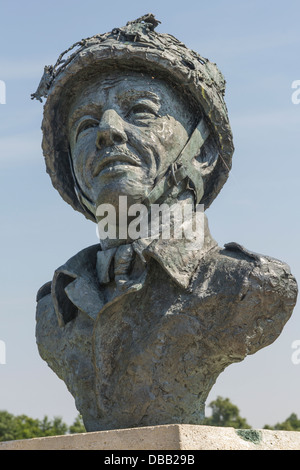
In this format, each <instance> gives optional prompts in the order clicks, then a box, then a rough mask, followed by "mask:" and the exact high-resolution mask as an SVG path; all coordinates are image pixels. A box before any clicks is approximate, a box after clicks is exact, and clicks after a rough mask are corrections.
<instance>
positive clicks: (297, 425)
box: [264, 413, 300, 431]
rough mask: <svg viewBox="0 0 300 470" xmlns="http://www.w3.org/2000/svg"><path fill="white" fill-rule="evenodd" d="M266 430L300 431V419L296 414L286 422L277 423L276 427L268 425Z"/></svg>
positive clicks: (265, 427)
mask: <svg viewBox="0 0 300 470" xmlns="http://www.w3.org/2000/svg"><path fill="white" fill-rule="evenodd" d="M264 429H278V430H281V431H300V419H298V416H297V415H296V414H295V413H292V414H291V415H290V416H289V417H288V418H287V419H286V420H285V421H283V422H282V423H277V424H275V426H269V425H268V424H266V425H265V426H264Z"/></svg>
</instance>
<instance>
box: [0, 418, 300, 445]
mask: <svg viewBox="0 0 300 470" xmlns="http://www.w3.org/2000/svg"><path fill="white" fill-rule="evenodd" d="M0 450H104V451H107V450H127V451H128V450H156V451H157V450H161V451H163V450H300V432H297V431H270V430H252V429H250V430H236V429H234V428H222V427H214V426H194V425H189V424H171V425H164V426H149V427H144V428H134V429H118V430H114V431H100V432H90V433H83V434H68V435H64V436H53V437H52V436H51V437H40V438H35V439H26V440H19V441H8V442H0Z"/></svg>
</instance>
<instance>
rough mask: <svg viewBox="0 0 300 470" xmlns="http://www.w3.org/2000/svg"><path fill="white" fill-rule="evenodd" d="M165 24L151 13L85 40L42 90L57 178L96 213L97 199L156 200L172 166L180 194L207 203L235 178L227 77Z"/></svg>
mask: <svg viewBox="0 0 300 470" xmlns="http://www.w3.org/2000/svg"><path fill="white" fill-rule="evenodd" d="M157 24H158V22H157V21H156V20H155V18H154V17H153V15H151V14H150V15H145V16H144V17H142V18H139V19H138V20H136V21H134V22H130V23H128V24H127V25H126V26H125V27H123V28H116V29H114V30H113V31H112V32H110V33H106V34H103V35H98V36H94V37H93V38H89V39H86V40H83V41H80V42H79V43H77V44H76V45H74V47H75V46H76V50H73V52H72V53H71V55H70V57H69V58H68V59H63V57H62V56H61V57H60V58H59V60H58V62H57V63H56V65H55V66H54V67H47V68H46V69H45V74H44V77H43V79H42V81H41V84H40V87H39V89H38V91H37V93H36V94H34V95H33V97H36V98H39V99H41V96H47V101H46V104H45V107H44V119H43V126H42V128H43V150H44V155H45V160H46V165H47V171H48V172H49V174H50V176H51V179H52V182H53V185H54V187H55V188H56V189H57V190H58V191H59V192H60V194H61V196H62V197H63V198H64V200H66V201H67V202H68V203H70V204H71V205H72V206H73V208H74V209H76V210H79V211H80V212H82V213H83V214H84V215H85V216H86V217H87V218H90V219H92V220H95V210H96V208H97V206H98V204H101V203H105V202H109V203H112V204H116V203H117V199H118V196H119V195H126V196H128V197H129V203H133V202H143V201H144V200H146V199H147V198H149V195H150V196H151V197H150V199H151V202H157V199H159V198H163V197H164V196H165V191H167V190H168V189H170V178H169V176H170V175H171V173H172V175H173V179H172V182H173V184H175V185H178V186H179V190H178V192H180V191H182V190H184V188H187V187H189V188H191V190H193V191H194V192H195V198H196V200H197V202H200V200H201V202H202V203H203V204H204V205H205V208H207V207H208V206H209V205H210V203H211V202H212V200H213V199H214V198H215V197H216V195H217V194H218V192H219V191H220V189H221V188H222V186H223V185H224V183H225V181H226V179H227V177H228V172H229V170H230V167H231V157H232V153H233V144H232V136H231V130H230V125H229V122H228V117H227V110H226V106H225V103H224V100H223V94H224V89H225V81H224V79H223V77H222V75H221V73H220V72H219V71H218V69H217V67H216V66H215V64H212V63H210V62H209V61H208V60H207V59H204V58H202V57H200V56H199V55H198V54H196V53H195V52H193V51H191V50H189V49H187V48H186V47H185V46H184V45H183V44H182V43H180V42H179V41H177V40H176V39H175V38H174V37H173V36H170V35H167V34H159V33H157V32H155V31H154V28H155V26H157ZM70 49H72V48H70ZM199 123H201V126H199ZM199 133H200V134H199ZM201 133H202V134H203V133H204V134H205V135H202V134H201ZM195 136H196V137H195ZM184 151H185V153H186V154H188V153H190V155H189V156H188V158H187V155H184V158H183V159H180V156H181V155H182V154H183V153H184ZM176 175H177V178H176ZM168 178H169V179H168ZM177 180H178V181H177ZM159 184H160V188H159V190H158V189H157V188H158V186H159Z"/></svg>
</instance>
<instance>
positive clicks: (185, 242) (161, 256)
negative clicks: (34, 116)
mask: <svg viewBox="0 0 300 470" xmlns="http://www.w3.org/2000/svg"><path fill="white" fill-rule="evenodd" d="M158 23H159V22H158V21H157V20H156V19H155V18H154V16H153V15H151V14H148V15H145V16H143V17H141V18H138V19H137V20H135V21H132V22H129V23H127V25H126V26H124V27H121V28H115V29H113V30H112V31H111V32H109V33H106V34H102V35H100V34H99V35H96V36H94V37H91V38H88V39H85V40H82V41H80V42H78V43H76V44H75V45H74V46H72V47H71V48H69V49H68V50H67V51H66V53H69V56H68V57H67V58H66V53H63V54H61V56H60V57H59V59H58V61H57V63H56V64H55V66H53V67H52V66H50V67H45V72H44V76H43V78H42V80H41V83H40V85H39V88H38V90H37V92H36V93H34V94H33V95H32V97H33V98H37V99H39V100H41V101H42V98H43V97H45V98H46V103H45V106H44V118H43V124H42V130H43V152H44V156H45V162H46V167H47V171H48V173H49V175H50V177H51V180H52V183H53V185H54V187H55V188H56V189H57V190H58V191H59V193H60V194H61V196H62V197H63V199H64V200H65V201H66V202H67V203H69V204H70V205H71V206H72V207H73V208H74V209H75V210H77V211H79V212H81V213H83V214H84V215H85V217H86V218H88V219H90V220H93V221H94V222H95V223H99V222H101V220H102V217H103V213H102V214H100V215H99V213H98V212H97V210H98V207H99V206H101V205H107V204H109V205H110V206H111V207H113V208H114V210H115V212H116V214H117V216H119V218H117V219H116V220H120V216H122V210H121V208H120V197H126V198H127V199H126V200H127V202H128V204H129V205H133V204H144V205H145V207H147V209H149V208H150V207H151V205H153V204H166V205H167V207H173V206H174V204H179V206H180V207H181V206H182V207H185V206H187V205H191V206H192V207H193V208H194V209H193V210H194V211H195V210H196V209H195V208H196V206H197V205H198V204H201V205H203V207H204V209H207V208H208V207H209V206H210V204H211V203H212V202H213V200H214V199H215V197H216V196H217V195H218V194H219V192H220V190H221V189H222V187H223V185H224V183H225V182H226V180H227V178H228V174H229V171H230V168H231V159H232V154H233V150H234V148H233V142H232V133H231V129H230V124H229V120H228V115H227V109H226V105H225V102H224V92H225V80H224V78H223V76H222V74H221V73H220V71H219V70H218V68H217V66H216V65H215V64H212V63H211V62H209V61H208V60H207V59H205V58H203V57H201V56H200V55H199V54H197V53H196V52H194V51H191V50H189V49H188V48H186V46H185V45H184V44H182V43H181V42H179V41H178V40H177V39H175V38H174V37H173V36H171V35H168V34H162V33H157V32H156V31H155V28H156V26H157V25H158ZM105 207H106V206H105ZM203 220H204V222H203V226H202V232H203V233H202V234H203V240H202V243H201V244H200V245H199V246H197V245H193V248H191V246H190V243H191V240H189V239H188V238H187V237H182V238H179V239H177V238H174V237H170V238H169V239H166V238H163V237H161V236H156V237H151V236H150V237H147V236H140V237H138V238H137V239H132V237H130V236H127V238H126V237H125V238H124V237H121V236H120V232H121V230H122V229H124V227H121V226H120V224H119V222H116V227H114V229H115V231H114V233H117V236H116V237H113V238H109V237H108V238H106V239H101V240H100V242H99V243H96V244H95V245H93V246H91V247H88V248H85V249H83V250H82V251H81V252H79V253H78V254H76V255H75V256H74V257H72V258H71V259H69V260H68V261H67V262H66V263H65V264H63V265H62V266H61V267H59V268H58V269H57V270H56V271H55V273H54V276H53V279H52V281H50V282H48V283H46V284H45V285H43V286H42V287H41V289H40V290H39V292H38V295H37V325H36V337H37V344H38V348H39V352H40V355H41V357H42V358H43V359H44V360H45V361H46V362H47V363H48V365H49V366H50V367H51V368H52V369H53V370H54V372H55V373H56V374H57V375H58V377H60V378H61V379H62V380H64V382H65V383H66V386H67V387H68V390H69V391H70V392H71V394H72V395H73V396H74V398H75V403H76V407H77V409H78V410H79V412H80V413H81V415H82V416H83V420H84V423H85V426H86V429H87V430H88V431H96V430H105V429H116V428H125V427H136V426H147V425H156V424H170V423H189V424H201V422H203V418H204V406H205V400H206V397H207V395H208V393H209V392H210V390H211V388H212V386H213V384H214V383H215V381H216V379H217V377H218V375H219V374H220V373H221V372H222V371H223V370H224V369H225V368H226V367H227V366H228V365H230V364H232V363H234V362H238V361H242V360H243V359H244V358H245V356H246V355H248V354H253V353H255V352H256V351H258V350H259V349H261V348H263V347H265V346H268V345H269V344H271V343H272V342H273V341H274V340H275V339H276V338H277V337H278V336H279V335H280V333H281V331H282V328H283V327H284V325H285V323H286V322H287V320H288V319H289V317H290V315H291V314H292V311H293V308H294V306H295V303H296V297H297V284H296V281H295V279H294V277H293V276H292V275H291V273H290V270H289V267H288V266H287V265H286V264H285V263H282V262H281V261H278V260H276V259H272V258H269V257H268V256H263V255H259V254H256V253H252V252H250V251H248V250H246V249H245V248H243V247H242V246H240V245H239V244H237V243H228V244H227V245H225V247H224V248H221V247H219V246H218V245H217V243H216V241H215V240H214V239H213V238H212V236H211V234H210V232H209V228H208V223H207V219H206V217H204V219H203ZM199 235H200V234H199ZM195 246H196V247H195Z"/></svg>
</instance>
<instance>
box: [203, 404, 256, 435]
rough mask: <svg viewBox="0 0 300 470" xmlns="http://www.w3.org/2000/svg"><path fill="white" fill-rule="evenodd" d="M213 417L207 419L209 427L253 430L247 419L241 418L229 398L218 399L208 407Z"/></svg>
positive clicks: (206, 422)
mask: <svg viewBox="0 0 300 470" xmlns="http://www.w3.org/2000/svg"><path fill="white" fill-rule="evenodd" d="M208 406H209V407H210V408H211V410H212V415H211V416H210V417H208V418H206V419H205V422H204V424H207V425H208V426H226V427H232V428H236V429H251V426H249V424H248V423H247V421H246V419H245V418H242V417H241V416H240V410H239V409H238V407H237V406H236V405H233V403H231V401H230V400H229V398H222V397H217V399H216V400H214V401H212V402H211V403H210V404H209V405H208Z"/></svg>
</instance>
